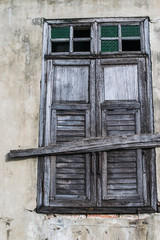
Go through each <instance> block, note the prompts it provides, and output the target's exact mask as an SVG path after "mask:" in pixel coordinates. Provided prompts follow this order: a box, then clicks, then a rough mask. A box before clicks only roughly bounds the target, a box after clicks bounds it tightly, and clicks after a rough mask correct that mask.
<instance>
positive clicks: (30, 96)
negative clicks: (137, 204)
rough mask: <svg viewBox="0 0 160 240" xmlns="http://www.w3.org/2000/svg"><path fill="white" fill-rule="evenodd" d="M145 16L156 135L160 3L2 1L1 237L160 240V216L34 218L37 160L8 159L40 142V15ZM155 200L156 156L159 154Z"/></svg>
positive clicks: (3, 239) (141, 0)
mask: <svg viewBox="0 0 160 240" xmlns="http://www.w3.org/2000/svg"><path fill="white" fill-rule="evenodd" d="M126 16H128V17H134V16H139V17H141V16H149V17H150V37H151V51H152V66H153V94H154V112H155V131H156V132H159V133H160V124H159V122H160V121H159V118H160V43H159V41H160V2H159V0H152V1H150V0H132V1H130V0H27V1H23V0H0V57H1V58H0V103H1V105H0V240H63V239H64V240H72V239H73V240H89V239H92V240H97V239H101V240H103V239H106V240H118V239H119V240H151V239H152V240H158V239H159V236H160V227H159V225H160V224H159V223H160V215H159V214H153V215H140V216H120V217H117V216H97V217H95V216H88V217H86V216H84V215H82V216H62V215H58V216H48V217H47V216H45V215H41V214H36V213H35V212H34V211H33V210H34V209H35V207H36V184H37V183H36V172H37V160H34V159H28V160H25V161H14V162H7V159H8V155H7V153H8V152H9V150H10V149H18V148H29V147H36V146H37V145H38V123H39V99H40V80H41V58H42V32H43V26H42V22H41V18H83V17H126ZM157 179H158V193H159V200H160V151H157Z"/></svg>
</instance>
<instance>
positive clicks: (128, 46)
mask: <svg viewBox="0 0 160 240" xmlns="http://www.w3.org/2000/svg"><path fill="white" fill-rule="evenodd" d="M122 51H141V44H140V40H122Z"/></svg>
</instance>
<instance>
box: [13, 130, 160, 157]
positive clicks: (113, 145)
mask: <svg viewBox="0 0 160 240" xmlns="http://www.w3.org/2000/svg"><path fill="white" fill-rule="evenodd" d="M154 147H160V134H142V135H132V136H112V137H105V138H88V139H83V140H79V141H74V142H68V143H64V144H53V145H49V146H47V147H41V148H32V149H23V150H11V151H10V157H11V158H20V157H36V156H45V155H60V154H78V153H90V152H103V151H109V150H114V149H138V148H154Z"/></svg>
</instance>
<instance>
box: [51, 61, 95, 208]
mask: <svg viewBox="0 0 160 240" xmlns="http://www.w3.org/2000/svg"><path fill="white" fill-rule="evenodd" d="M90 81H91V82H92V74H91V69H90V60H84V61H83V60H75V61H73V60H65V61H62V60H55V61H53V103H52V121H51V143H57V144H59V143H65V142H70V141H74V140H80V139H83V138H86V137H87V138H88V137H90V136H91V126H90V123H91V108H92V106H91V105H92V103H91V101H90V97H89V93H90V84H89V82H90ZM90 165H91V156H90V154H74V155H62V156H57V157H55V156H52V157H51V195H50V204H51V206H61V207H73V206H74V207H75V206H76V207H80V206H81V207H82V206H84V207H87V206H91V183H90V182H91V169H90V168H91V166H90Z"/></svg>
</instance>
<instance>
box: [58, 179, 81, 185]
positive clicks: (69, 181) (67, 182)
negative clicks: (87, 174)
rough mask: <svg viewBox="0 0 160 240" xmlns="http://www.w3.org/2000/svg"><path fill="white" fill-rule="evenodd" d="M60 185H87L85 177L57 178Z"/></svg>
mask: <svg viewBox="0 0 160 240" xmlns="http://www.w3.org/2000/svg"><path fill="white" fill-rule="evenodd" d="M56 182H57V184H60V185H81V184H82V185H85V179H57V181H56Z"/></svg>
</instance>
